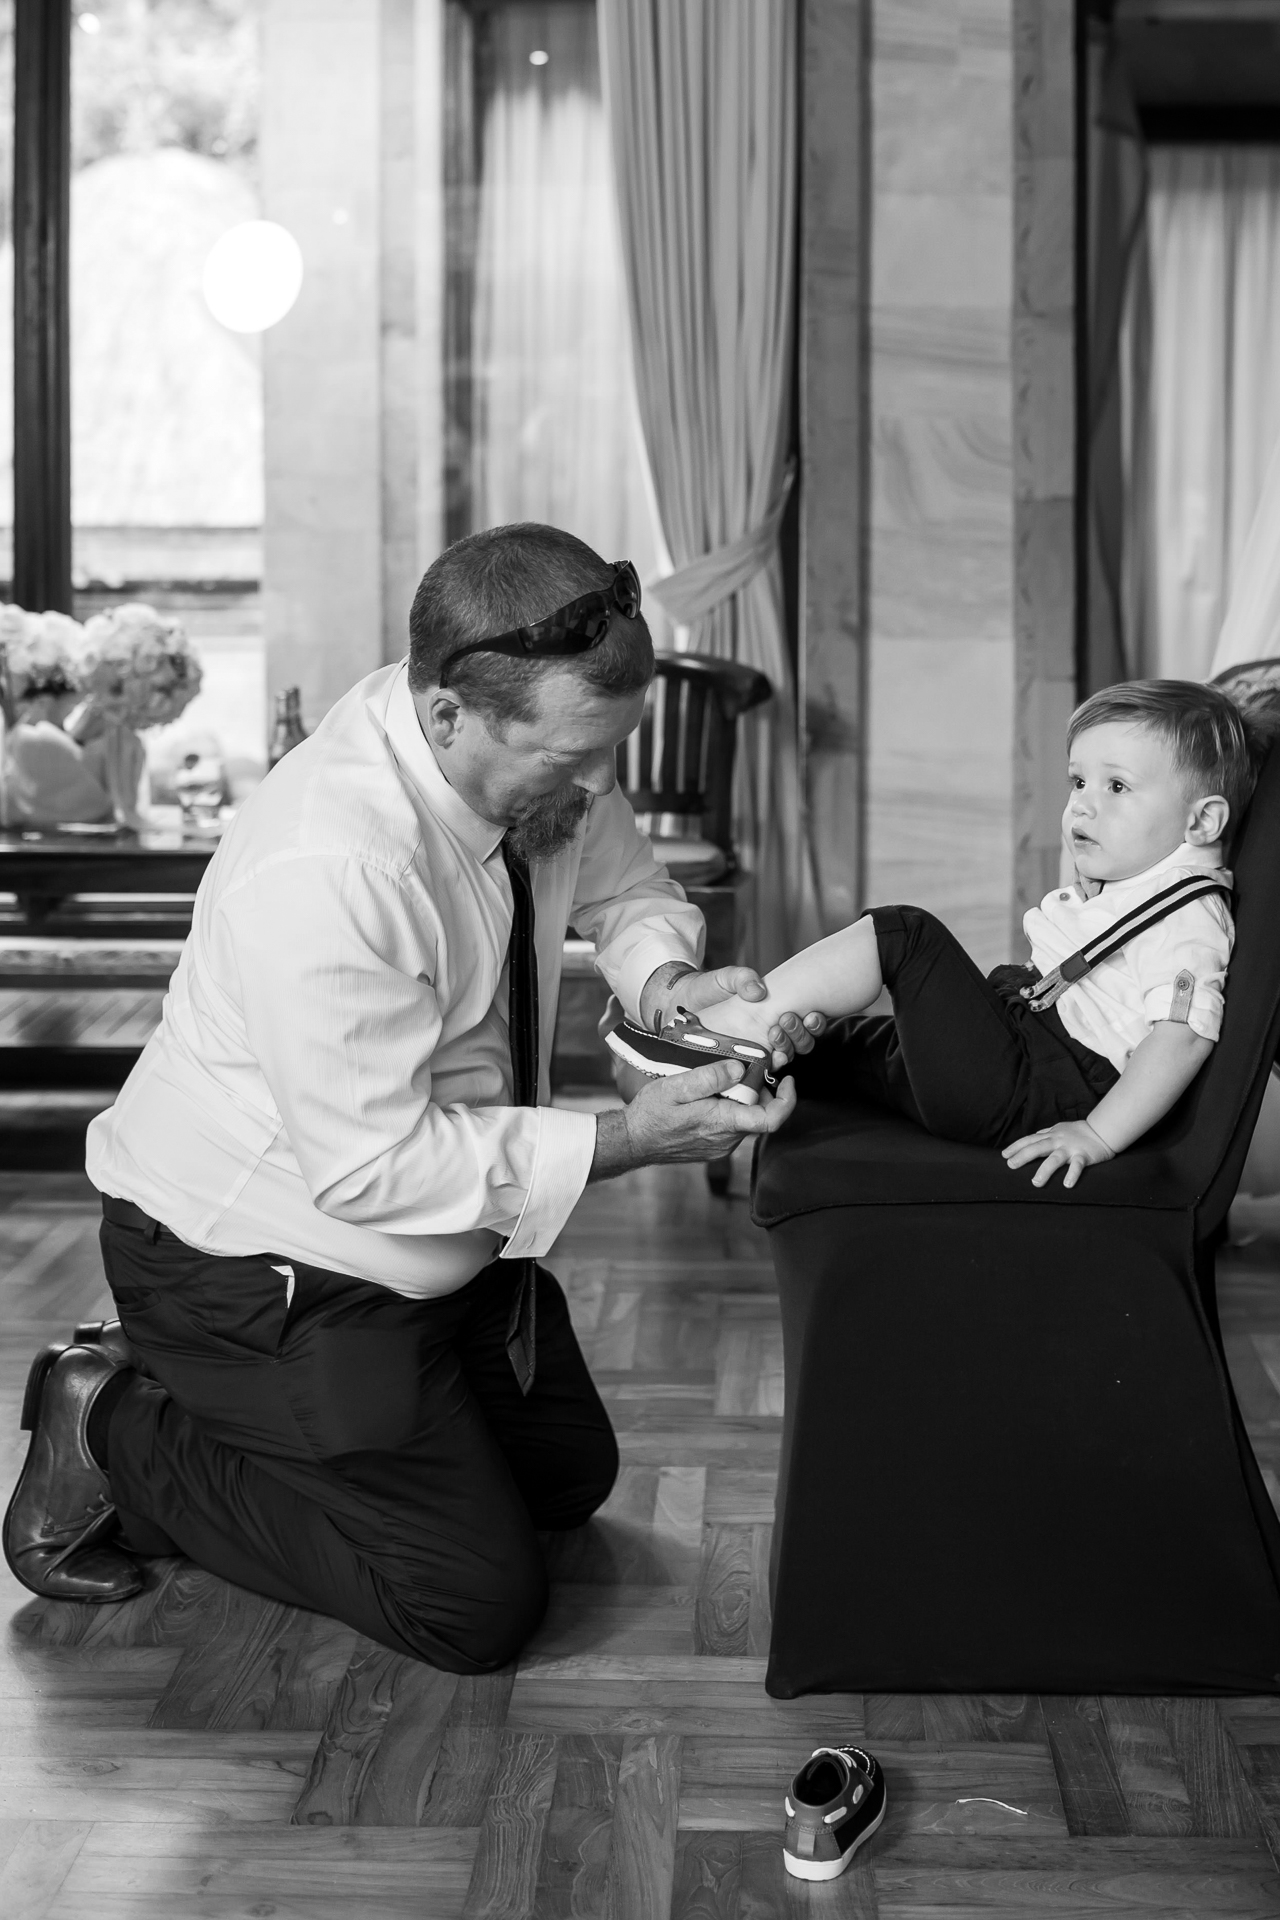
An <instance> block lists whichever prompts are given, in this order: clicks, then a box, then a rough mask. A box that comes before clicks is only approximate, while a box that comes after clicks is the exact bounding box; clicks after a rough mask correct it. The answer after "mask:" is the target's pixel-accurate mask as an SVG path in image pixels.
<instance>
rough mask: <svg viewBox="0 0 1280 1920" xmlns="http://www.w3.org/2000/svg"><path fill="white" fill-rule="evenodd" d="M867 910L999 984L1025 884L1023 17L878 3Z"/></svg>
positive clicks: (960, 7)
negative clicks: (1018, 566)
mask: <svg viewBox="0 0 1280 1920" xmlns="http://www.w3.org/2000/svg"><path fill="white" fill-rule="evenodd" d="M871 89H872V125H873V129H874V134H873V139H874V146H873V177H872V188H871V224H872V238H871V245H872V269H871V341H870V412H871V426H870V435H871V497H870V528H869V536H868V544H869V605H868V628H869V642H870V662H869V664H870V702H869V709H870V710H869V753H868V781H867V785H868V809H867V843H868V858H867V878H866V894H867V898H868V900H870V901H875V900H884V901H889V900H910V901H914V902H916V903H917V904H919V905H921V906H925V907H929V908H930V909H932V911H933V912H935V913H937V914H938V915H939V917H940V918H942V919H943V920H945V921H946V922H947V923H948V925H950V926H951V927H952V929H953V930H954V931H955V933H956V934H957V935H958V936H959V938H960V939H961V940H962V941H963V942H964V944H965V946H966V947H967V948H968V949H969V951H970V952H971V953H972V954H973V955H974V957H975V959H977V960H978V961H979V963H980V964H981V965H983V966H984V967H986V966H990V965H993V964H994V963H995V962H997V961H999V960H1003V959H1007V958H1008V943H1009V913H1010V898H1011V893H1012V874H1013V837H1014V829H1013V787H1014V779H1013V707H1014V701H1013V692H1014V613H1013V602H1014V583H1013V458H1012V445H1011V417H1012V406H1011V401H1012V337H1011V336H1012V329H1011V311H1012V290H1013V139H1012V127H1013V0H954V4H951V5H948V6H936V5H933V4H930V3H929V0H875V7H874V24H873V38H872V61H871Z"/></svg>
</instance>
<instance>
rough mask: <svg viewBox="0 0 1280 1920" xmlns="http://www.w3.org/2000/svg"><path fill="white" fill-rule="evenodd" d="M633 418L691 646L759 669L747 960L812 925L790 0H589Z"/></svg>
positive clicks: (748, 784)
mask: <svg viewBox="0 0 1280 1920" xmlns="http://www.w3.org/2000/svg"><path fill="white" fill-rule="evenodd" d="M598 11H599V23H600V54H601V67H602V71H603V77H604V90H605V107H606V113H607V116H608V121H609V127H610V133H611V137H612V149H613V161H614V178H615V185H616V190H617V195H618V204H619V218H620V226H621V231H622V253H623V261H624V266H625V272H626V284H627V295H628V305H629V312H630V319H631V340H632V355H633V364H634V370H635V383H636V393H637V401H638V407H639V414H640V424H641V430H642V433H643V436H644V444H645V449H646V452H647V455H648V462H649V471H650V475H651V480H652V486H653V491H654V496H655V500H656V505H657V512H658V517H659V520H660V523H661V529H662V535H663V538H664V541H665V544H666V547H667V550H668V553H669V555H670V558H671V564H672V568H673V571H672V572H671V573H670V574H668V575H667V576H666V577H665V578H664V579H662V580H659V581H657V582H655V583H654V586H653V589H652V591H653V593H654V594H655V595H656V596H657V597H658V598H659V599H660V600H661V602H662V604H663V605H664V606H665V608H666V610H667V612H668V613H669V614H670V615H671V617H672V618H673V620H675V621H676V622H677V623H678V624H679V627H680V628H681V629H682V635H681V638H682V643H683V644H684V645H686V646H687V648H688V650H689V651H692V652H696V653H702V654H713V655H716V656H717V657H719V658H722V659H730V660H737V661H740V662H742V663H743V664H745V665H747V666H751V667H755V668H758V669H759V670H760V671H761V672H763V673H765V674H766V675H767V676H768V678H769V680H770V682H771V684H772V686H773V689H774V696H773V699H772V701H771V702H770V703H769V705H768V706H766V707H763V708H761V709H758V710H757V712H756V713H755V714H754V715H748V716H747V717H746V718H745V719H744V720H743V721H742V722H741V725H740V733H739V752H738V763H737V772H736V788H735V795H734V800H735V835H736V839H737V846H738V851H739V856H740V858H741V860H742V862H743V864H744V866H746V867H747V868H748V869H749V870H750V871H751V872H752V873H753V874H754V876H755V886H754V889H753V896H754V901H753V907H752V911H751V921H750V924H749V926H748V928H747V930H746V935H745V938H744V942H743V949H742V951H743V956H744V957H745V958H748V959H750V960H751V962H752V963H753V964H755V965H757V966H760V967H769V966H771V965H774V964H776V962H777V961H779V960H781V959H783V958H784V957H785V956H786V955H788V954H790V953H792V952H794V951H795V949H796V948H797V947H799V946H802V945H803V944H805V942H806V941H808V940H811V939H813V938H815V937H816V936H817V934H818V933H819V931H820V928H819V925H818V917H817V910H816V904H815V902H816V890H815V887H814V883H813V871H812V862H811V857H810V852H809V847H808V842H807V836H806V832H805V824H804V810H803V806H802V796H801V786H800V775H799V765H798V754H797V715H796V693H795V679H794V673H793V669H792V664H791V659H790V656H789V651H788V646H787V637H786V626H785V616H784V607H783V585H782V567H781V560H780V555H779V549H778V529H779V525H780V523H781V518H782V513H783V509H784V507H785V501H786V491H787V487H788V484H789V475H788V469H787V445H788V433H789V425H790V421H789V393H790V381H791V364H792V338H793V336H792V328H793V302H794V283H793V273H794V262H795V244H796V240H795V234H796V15H795V7H794V0H599V9H598Z"/></svg>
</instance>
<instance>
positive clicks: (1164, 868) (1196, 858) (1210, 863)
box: [1103, 840, 1231, 893]
mask: <svg viewBox="0 0 1280 1920" xmlns="http://www.w3.org/2000/svg"><path fill="white" fill-rule="evenodd" d="M1222 866H1223V859H1222V848H1221V847H1193V846H1192V845H1191V844H1190V842H1189V841H1186V840H1184V841H1183V843H1182V845H1181V846H1180V847H1175V848H1174V850H1173V852H1172V853H1167V854H1166V855H1165V857H1164V859H1163V860H1157V861H1156V863H1155V865H1154V867H1148V868H1147V869H1146V870H1145V872H1143V873H1135V874H1131V875H1130V877H1129V878H1128V879H1127V880H1108V881H1107V883H1106V886H1105V887H1104V888H1103V892H1104V893H1119V892H1120V890H1121V889H1122V888H1128V887H1137V888H1139V889H1141V891H1142V892H1143V893H1149V892H1150V891H1151V889H1152V887H1155V886H1158V885H1159V883H1160V881H1161V880H1163V879H1164V878H1165V876H1166V875H1167V874H1174V873H1185V872H1186V870H1187V868H1188V867H1199V868H1200V869H1201V870H1202V871H1203V872H1207V873H1216V872H1218V871H1219V870H1220V869H1221V868H1222ZM1230 877H1231V876H1230V875H1229V874H1228V875H1226V878H1227V879H1228V880H1229V879H1230Z"/></svg>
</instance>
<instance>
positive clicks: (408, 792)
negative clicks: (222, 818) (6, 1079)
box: [87, 663, 703, 1295]
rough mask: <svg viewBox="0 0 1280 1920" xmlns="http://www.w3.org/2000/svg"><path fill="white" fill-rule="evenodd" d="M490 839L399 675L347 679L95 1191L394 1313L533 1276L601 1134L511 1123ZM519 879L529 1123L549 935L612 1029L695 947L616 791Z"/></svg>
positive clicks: (112, 1137)
mask: <svg viewBox="0 0 1280 1920" xmlns="http://www.w3.org/2000/svg"><path fill="white" fill-rule="evenodd" d="M501 839H502V828H501V827H496V826H494V825H493V824H492V823H491V822H490V821H487V820H482V819H481V818H480V817H479V815H478V814H475V813H473V812H472V810H471V808H470V807H468V806H467V805H466V803H465V802H464V801H463V800H462V799H461V798H460V797H459V796H458V794H457V793H455V792H454V790H453V788H452V787H451V786H450V785H449V783H448V781H447V780H446V779H445V777H444V775H443V774H442V773H441V771H440V768H439V766H438V765H437V762H436V759H435V755H434V754H433V752H432V750H431V748H430V746H429V745H428V743H427V741H426V738H425V736H424V735H423V732H422V729H421V727H420V726H419V724H418V717H417V713H416V710H415V708H414V704H413V699H412V696H411V694H410V692H409V683H408V673H407V669H406V667H405V666H404V664H403V663H402V664H401V665H399V666H392V667H384V668H382V669H381V670H380V671H378V672H377V673H373V674H370V675H369V677H368V678H367V679H365V680H362V681H361V682H360V683H359V685H358V686H356V687H354V688H353V689H352V690H351V692H350V693H348V694H347V695H346V696H345V698H344V699H342V700H340V701H339V702H338V704H337V705H336V706H335V707H334V708H333V709H332V710H331V712H330V713H329V714H328V715H327V717H326V718H325V720H324V721H323V722H322V724H321V725H320V726H319V727H318V728H317V729H316V732H315V734H314V735H313V736H312V738H311V739H310V740H308V741H307V742H306V743H305V744H304V745H302V746H299V747H297V748H295V750H294V751H293V752H292V753H291V754H290V755H289V756H288V758H287V759H285V760H283V761H282V762H281V763H280V765H279V766H278V767H277V768H276V769H275V770H274V772H272V774H271V775H270V777H269V778H268V779H267V780H266V781H265V782H264V783H263V785H262V786H261V787H260V788H259V789H258V790H257V792H256V793H254V794H253V795H252V796H251V797H250V799H249V800H247V801H246V803H245V805H244V806H243V808H242V809H241V811H240V813H239V815H238V817H237V818H236V820H235V821H234V822H233V824H232V826H231V828H230V830H229V831H228V833H227V834H226V836H225V838H224V839H223V841H222V843H221V845H220V846H219V848H218V850H217V852H216V853H215V855H214V857H213V860H212V861H211V862H210V865H209V869H208V872H207V873H206V875H205V878H204V881H203V883H202V885H201V887H200V891H199V894H198V896H197V898H196V904H195V911H194V915H193V919H192V929H191V936H190V938H189V940H188V941H187V944H186V947H185V949H184V952H183V955H182V959H181V961H180V962H179V965H178V968H177V971H176V972H175V974H174V976H173V980H172V983H171V985H170V989H169V993H168V995H167V997H166V999H165V1003H164V1013H163V1018H162V1020H161V1023H160V1026H159V1028H158V1029H157V1031H156V1033H155V1034H154V1036H153V1037H152V1039H151V1041H150V1042H149V1043H148V1045H147V1047H146V1049H145V1051H144V1052H143V1054H142V1057H141V1059H140V1060H139V1061H138V1064H137V1066H136V1067H135V1068H134V1070H133V1072H132V1073H131V1074H130V1076H129V1079H128V1081H127V1082H126V1084H125V1086H124V1088H123V1090H122V1092H121V1094H120V1096H119V1098H118V1100H117V1101H116V1103H115V1105H114V1106H113V1107H112V1108H111V1109H110V1110H109V1111H108V1112H106V1113H104V1114H101V1115H99V1117H98V1118H97V1119H96V1120H94V1122H93V1123H92V1125H91V1126H90V1128H89V1136H88V1160H87V1165H88V1171H89V1177H90V1179H91V1180H92V1181H93V1182H94V1184H95V1185H96V1186H97V1187H99V1188H100V1189H101V1190H102V1191H103V1192H104V1193H111V1194H115V1195H117V1196H118V1197H119V1198H122V1199H126V1200H132V1201H133V1202H134V1203H135V1205H137V1206H139V1207H141V1208H143V1210H144V1211H145V1212H147V1213H149V1214H151V1215H152V1217H153V1218H155V1219H157V1220H160V1221H163V1223H164V1224H165V1225H166V1226H168V1227H170V1228H171V1229H172V1230H173V1232H175V1233H176V1234H178V1235H179V1236H180V1237H181V1238H182V1239H183V1240H186V1241H188V1242H189V1243H190V1244H191V1245H192V1246H194V1247H199V1248H201V1249H203V1250H205V1251H206V1252H209V1253H216V1254H255V1253H273V1254H277V1255H279V1256H280V1257H281V1258H283V1259H286V1260H287V1259H290V1258H296V1259H299V1260H302V1261H304V1262H308V1263H310V1264H314V1265H317V1266H322V1267H329V1268H332V1269H334V1270H335V1271H337V1272H340V1273H349V1274H353V1275H355V1276H357V1277H358V1278H360V1279H364V1280H371V1281H374V1282H377V1283H379V1284H381V1285H383V1286H387V1287H391V1288H393V1289H394V1290H395V1291H397V1292H400V1293H407V1294H419V1295H430V1294H440V1293H447V1292H450V1291H452V1290H453V1289H455V1288H457V1287H459V1286H462V1285H464V1284H465V1283H466V1281H468V1280H469V1279H471V1277H472V1276H473V1275H474V1274H475V1273H477V1272H478V1271H479V1269H480V1268H481V1267H482V1266H484V1265H485V1264H486V1263H487V1262H488V1261H489V1260H490V1259H492V1258H493V1257H494V1255H495V1254H497V1253H499V1252H501V1254H502V1255H503V1256H504V1257H507V1258H511V1259H516V1258H522V1257H527V1256H533V1257H535V1258H536V1257H540V1256H542V1255H543V1254H545V1253H546V1251H547V1249H548V1248H549V1247H550V1245H551V1243H552V1241H553V1240H554V1239H555V1238H556V1236H557V1234H558V1233H559V1232H560V1229H561V1228H562V1227H563V1225H564V1223H565V1221H566V1220H567V1218H568V1216H569V1214H570V1213H571V1212H572V1210H573V1208H574V1206H575V1204H576V1202H577V1200H578V1198H579V1196H580V1194H581V1192H582V1189H583V1187H584V1186H585V1184H586V1180H587V1175H588V1172H589V1171H590V1167H591V1160H592V1155H593V1153H594V1150H595V1132H596V1123H595V1119H594V1117H593V1116H592V1115H590V1114H580V1113H568V1112H563V1111H559V1110H557V1109H555V1108H552V1107H550V1106H545V1105H544V1106H540V1107H538V1108H536V1109H535V1108H527V1107H515V1106H512V1105H511V1098H512V1082H511V1059H510V1052H509V1049H508V1045H507V976H506V959H507V942H508V939H509V936H510V931H511V918H512V902H511V887H510V882H509V880H508V877H507V871H506V865H505V862H504V860H503V857H502V851H501ZM531 872H532V879H533V893H534V904H535V911H536V915H537V922H536V934H537V942H536V944H537V954H538V974H539V997H540V1011H541V1028H542V1031H541V1056H540V1057H541V1083H542V1084H541V1097H542V1098H543V1099H544V1100H545V1099H546V1098H547V1096H548V1065H549V1059H550V1051H551V1039H552V1033H553V1028H554V1022H555V1009H556V1000H557V996H558V993H559V985H560V963H561V954H562V948H563V942H564V934H565V928H566V925H567V924H568V923H569V922H570V921H572V923H573V925H574V926H576V927H577V928H578V930H579V931H580V932H581V933H582V934H583V935H585V936H586V937H587V938H590V939H593V940H594V941H595V943H596V946H597V950H598V957H599V966H600V971H601V973H602V974H603V975H604V978H605V979H606V981H607V982H608V984H609V986H610V987H611V988H612V989H613V991H614V992H615V993H616V994H617V995H618V998H619V999H620V1000H621V1001H622V1003H623V1005H624V1006H625V1007H626V1009H627V1011H628V1012H629V1013H631V1014H633V1015H634V1014H635V1013H636V1012H637V1010H638V1005H639V999H640V992H641V989H642V987H643V986H644V983H645V981H646V980H647V979H648V978H649V975H650V974H651V973H652V972H653V970H654V968H655V967H660V966H662V965H663V964H664V963H665V962H667V961H670V960H680V961H687V962H694V963H696V962H697V961H698V960H699V959H700V958H701V952H702V940H703V925H702V916H701V914H700V913H699V912H698V910H697V909H696V908H695V907H691V906H689V905H688V903H687V902H686V900H685V898H684V895H683V893H682V891H681V889H680V888H679V887H678V886H677V885H676V884H675V883H674V882H673V881H672V880H670V879H668V877H667V873H666V869H665V868H664V867H661V866H659V865H658V863H657V862H656V861H655V859H654V857H653V852H652V849H651V848H650V845H649V842H648V840H647V839H646V838H645V837H644V836H643V835H642V834H641V833H640V832H639V830H638V829H637V827H636V824H635V818H634V816H633V814H632V811H631V808H630V805H629V804H628V802H627V801H626V800H625V799H624V797H623V795H622V794H621V793H620V792H618V791H616V790H615V791H614V792H613V793H611V794H609V795H607V796H606V797H604V798H603V799H597V800H596V801H595V802H594V803H593V805H592V807H591V809H590V812H589V814H588V815H587V819H586V823H585V826H584V828H583V829H580V830H579V832H578V834H577V836H576V837H575V839H574V840H573V842H572V843H571V845H570V846H568V847H567V848H565V849H564V850H563V851H562V852H560V853H559V854H557V855H556V856H555V858H554V859H552V860H549V861H537V862H535V863H533V866H532V869H531ZM504 1243H505V1244H504Z"/></svg>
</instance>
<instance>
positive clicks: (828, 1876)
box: [782, 1793, 889, 1880]
mask: <svg viewBox="0 0 1280 1920" xmlns="http://www.w3.org/2000/svg"><path fill="white" fill-rule="evenodd" d="M888 1811H889V1796H888V1794H887V1793H886V1794H885V1797H884V1804H883V1805H882V1806H881V1808H880V1811H879V1813H878V1814H877V1815H876V1817H875V1819H874V1820H873V1821H872V1823H871V1825H870V1826H869V1827H868V1828H867V1830H866V1832H865V1833H860V1834H859V1835H858V1837H857V1839H856V1840H855V1841H854V1843H853V1845H852V1846H851V1847H850V1848H849V1851H848V1852H847V1853H842V1854H841V1855H840V1858H839V1859H838V1860H801V1859H800V1858H799V1856H798V1855H797V1854H794V1853H788V1852H787V1850H786V1848H785V1847H784V1848H783V1849H782V1864H783V1866H784V1867H785V1868H786V1870H787V1872H788V1873H789V1874H792V1875H794V1877H795V1878H796V1879H797V1880H838V1879H839V1878H840V1875H841V1874H842V1873H843V1872H844V1870H845V1868H846V1867H847V1866H848V1864H849V1862H850V1861H851V1860H852V1858H853V1856H854V1854H855V1853H856V1852H857V1851H858V1848H859V1847H865V1846H866V1844H867V1841H868V1840H869V1839H870V1838H871V1836H872V1834H873V1833H879V1831H880V1828H881V1827H882V1825H883V1824H884V1816H885V1814H886V1813H887V1812H888Z"/></svg>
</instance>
